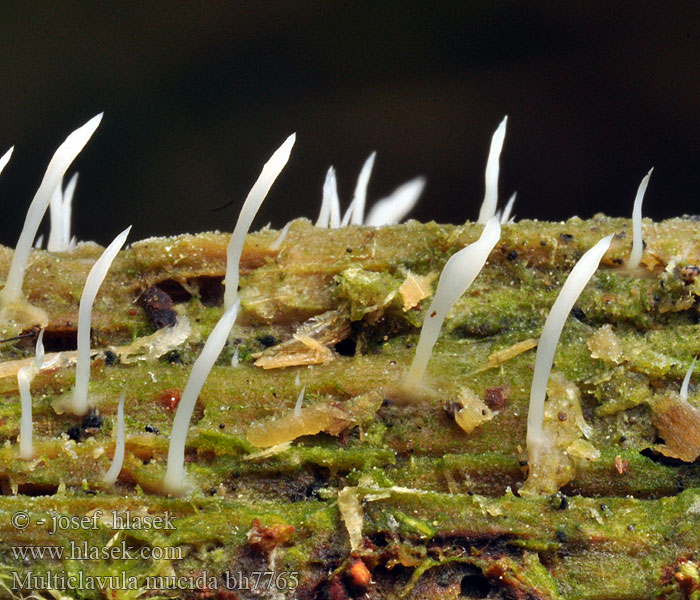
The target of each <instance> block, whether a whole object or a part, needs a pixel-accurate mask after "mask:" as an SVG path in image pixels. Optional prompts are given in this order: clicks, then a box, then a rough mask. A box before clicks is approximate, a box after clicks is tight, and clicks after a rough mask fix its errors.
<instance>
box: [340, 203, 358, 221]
mask: <svg viewBox="0 0 700 600" xmlns="http://www.w3.org/2000/svg"><path fill="white" fill-rule="evenodd" d="M354 212H355V200H354V199H353V201H352V202H351V203H350V206H348V209H347V210H346V211H345V214H343V218H342V220H341V221H340V226H341V227H347V226H348V225H350V219H351V218H352V215H353V213H354Z"/></svg>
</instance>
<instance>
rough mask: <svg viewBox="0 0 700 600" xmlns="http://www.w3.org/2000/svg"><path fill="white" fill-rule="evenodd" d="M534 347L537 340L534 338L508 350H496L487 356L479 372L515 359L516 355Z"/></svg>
mask: <svg viewBox="0 0 700 600" xmlns="http://www.w3.org/2000/svg"><path fill="white" fill-rule="evenodd" d="M535 346H537V340H536V339H534V338H528V339H526V340H523V341H522V342H518V343H517V344H513V345H512V346H509V347H508V348H504V349H503V350H497V351H496V352H492V353H491V354H490V355H489V359H488V361H486V364H485V365H484V366H483V367H482V368H481V369H479V371H487V370H488V369H493V368H494V367H497V366H498V365H500V364H503V363H504V362H506V361H507V360H510V359H511V358H515V357H516V356H518V354H522V353H523V352H527V351H528V350H532V349H533V348H534V347H535Z"/></svg>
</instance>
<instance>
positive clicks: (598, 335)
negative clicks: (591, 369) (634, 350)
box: [588, 324, 622, 365]
mask: <svg viewBox="0 0 700 600" xmlns="http://www.w3.org/2000/svg"><path fill="white" fill-rule="evenodd" d="M588 349H589V350H590V351H591V356H592V357H593V358H600V359H602V360H604V361H605V362H608V363H613V364H616V365H619V364H620V362H621V360H622V345H621V344H620V340H619V339H618V337H617V336H616V335H615V332H614V331H613V329H612V327H611V326H610V324H607V325H603V326H602V327H600V328H599V329H597V330H596V332H595V333H594V334H593V335H592V336H591V338H590V339H589V340H588Z"/></svg>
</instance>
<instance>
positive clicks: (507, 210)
mask: <svg viewBox="0 0 700 600" xmlns="http://www.w3.org/2000/svg"><path fill="white" fill-rule="evenodd" d="M517 195H518V192H513V195H512V196H511V197H510V198H509V199H508V204H506V207H505V208H504V209H503V214H502V215H501V217H500V218H499V221H500V223H501V225H505V224H506V223H508V222H509V219H510V213H511V212H512V211H513V205H514V204H515V197H516V196H517Z"/></svg>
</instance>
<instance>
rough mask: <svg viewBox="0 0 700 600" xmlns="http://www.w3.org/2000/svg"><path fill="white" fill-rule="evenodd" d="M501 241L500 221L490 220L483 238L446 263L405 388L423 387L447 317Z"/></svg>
mask: <svg viewBox="0 0 700 600" xmlns="http://www.w3.org/2000/svg"><path fill="white" fill-rule="evenodd" d="M500 238H501V226H500V224H499V223H498V220H497V219H496V218H492V219H489V221H488V222H487V223H486V226H485V227H484V231H483V232H482V233H481V237H480V238H479V239H478V240H477V241H476V242H474V243H472V244H469V246H467V247H466V248H463V249H462V250H460V251H459V252H457V253H456V254H453V255H452V256H451V257H450V259H449V260H448V261H447V263H445V267H444V268H443V269H442V273H440V280H439V281H438V286H437V290H436V291H435V296H434V298H433V301H432V302H431V303H430V307H429V308H428V311H427V313H426V315H425V320H424V321H423V327H422V328H421V331H420V339H419V340H418V346H417V347H416V354H415V356H414V357H413V362H412V363H411V368H410V369H409V371H408V374H407V375H406V378H405V379H404V387H406V388H414V387H417V386H418V385H420V383H421V381H422V380H423V374H424V373H425V369H426V367H427V366H428V361H429V360H430V355H431V353H432V351H433V346H434V345H435V342H436V341H437V339H438V336H439V335H440V329H441V328H442V324H443V322H444V321H445V317H446V316H447V313H448V312H449V311H450V309H451V308H452V307H453V306H454V304H455V302H457V300H459V298H460V296H461V295H462V294H464V292H465V291H467V288H468V287H469V286H470V285H471V284H472V282H473V281H474V280H475V279H476V276H477V275H478V274H479V272H480V271H481V269H482V268H483V266H484V264H486V260H487V259H488V257H489V254H491V251H492V250H493V247H494V246H495V245H496V243H497V242H498V240H499V239H500Z"/></svg>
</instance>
